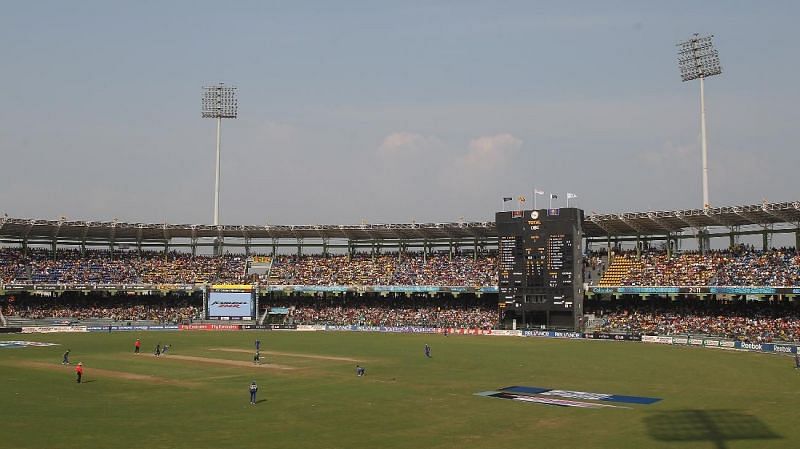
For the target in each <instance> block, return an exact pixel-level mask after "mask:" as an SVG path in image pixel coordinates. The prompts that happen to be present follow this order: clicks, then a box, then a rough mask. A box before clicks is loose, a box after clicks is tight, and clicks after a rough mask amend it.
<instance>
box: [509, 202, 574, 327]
mask: <svg viewBox="0 0 800 449" xmlns="http://www.w3.org/2000/svg"><path fill="white" fill-rule="evenodd" d="M495 222H496V224H497V235H498V239H499V243H498V265H499V267H498V271H499V276H498V281H499V286H498V287H499V292H500V298H499V299H500V301H501V303H504V304H505V308H506V313H507V314H509V313H510V314H512V315H515V316H516V319H517V320H518V322H519V319H520V318H521V319H522V321H521V324H522V325H523V326H531V325H533V326H542V325H544V326H546V327H558V328H571V329H577V327H578V326H579V325H580V319H581V317H582V316H583V263H582V262H583V259H582V251H581V242H582V240H583V232H582V227H581V225H582V223H583V210H581V209H575V208H566V209H540V210H515V211H508V212H498V213H497V214H496V217H495Z"/></svg>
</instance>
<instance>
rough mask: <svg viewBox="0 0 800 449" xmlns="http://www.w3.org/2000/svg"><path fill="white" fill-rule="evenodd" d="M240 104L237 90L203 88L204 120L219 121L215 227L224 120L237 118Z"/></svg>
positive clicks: (220, 85)
mask: <svg viewBox="0 0 800 449" xmlns="http://www.w3.org/2000/svg"><path fill="white" fill-rule="evenodd" d="M238 109H239V103H238V100H237V98H236V88H235V87H232V86H226V85H225V84H223V83H219V84H217V85H214V86H204V87H203V118H215V119H217V164H216V174H215V176H214V226H217V225H218V224H219V172H220V169H219V144H220V133H221V131H222V119H224V118H236V117H237V114H238Z"/></svg>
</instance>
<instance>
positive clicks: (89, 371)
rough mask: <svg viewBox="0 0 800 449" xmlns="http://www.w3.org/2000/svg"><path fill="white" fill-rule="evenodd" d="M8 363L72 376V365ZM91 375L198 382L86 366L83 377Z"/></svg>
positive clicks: (194, 384)
mask: <svg viewBox="0 0 800 449" xmlns="http://www.w3.org/2000/svg"><path fill="white" fill-rule="evenodd" d="M9 365H13V366H21V367H26V368H35V369H46V370H50V371H64V372H65V374H67V375H68V376H72V375H73V374H74V373H73V370H74V366H72V365H67V366H64V365H61V364H56V363H51V362H36V361H32V360H29V361H18V362H14V363H9ZM92 377H105V378H111V379H122V380H133V381H137V382H147V383H151V384H169V385H178V386H183V387H188V388H198V387H200V384H198V383H197V382H191V381H186V380H180V379H169V378H166V377H158V376H151V375H149V374H137V373H130V372H127V371H115V370H110V369H103V368H92V367H88V366H87V367H86V375H85V376H84V378H85V379H89V378H92Z"/></svg>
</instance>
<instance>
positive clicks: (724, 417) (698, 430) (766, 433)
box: [644, 410, 783, 449]
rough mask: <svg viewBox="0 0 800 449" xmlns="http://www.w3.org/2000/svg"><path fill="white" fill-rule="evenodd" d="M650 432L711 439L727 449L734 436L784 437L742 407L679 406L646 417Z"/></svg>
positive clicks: (685, 438) (674, 438)
mask: <svg viewBox="0 0 800 449" xmlns="http://www.w3.org/2000/svg"><path fill="white" fill-rule="evenodd" d="M644 424H645V426H646V427H647V433H648V434H649V435H650V437H651V438H653V439H654V440H659V441H707V442H709V443H713V444H714V447H715V448H717V449H725V448H726V447H727V445H726V443H727V442H728V441H731V440H770V439H779V438H783V437H782V436H780V435H778V434H777V433H775V432H773V431H772V430H771V429H770V428H769V427H767V425H766V424H764V423H763V422H762V421H761V420H759V419H758V418H756V417H755V416H752V415H748V414H746V413H743V412H741V411H738V410H675V411H669V412H659V413H654V414H652V415H649V416H647V417H645V418H644Z"/></svg>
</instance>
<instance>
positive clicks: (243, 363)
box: [164, 354, 297, 370]
mask: <svg viewBox="0 0 800 449" xmlns="http://www.w3.org/2000/svg"><path fill="white" fill-rule="evenodd" d="M164 359H166V360H184V361H187V362H199V363H209V364H213V365H228V366H241V367H247V368H267V369H279V370H294V369H297V368H295V367H293V366H288V365H277V364H275V363H264V364H261V365H256V364H254V363H252V362H246V361H244V360H229V359H212V358H209V357H196V356H191V355H175V354H170V355H169V356H167V357H164Z"/></svg>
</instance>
